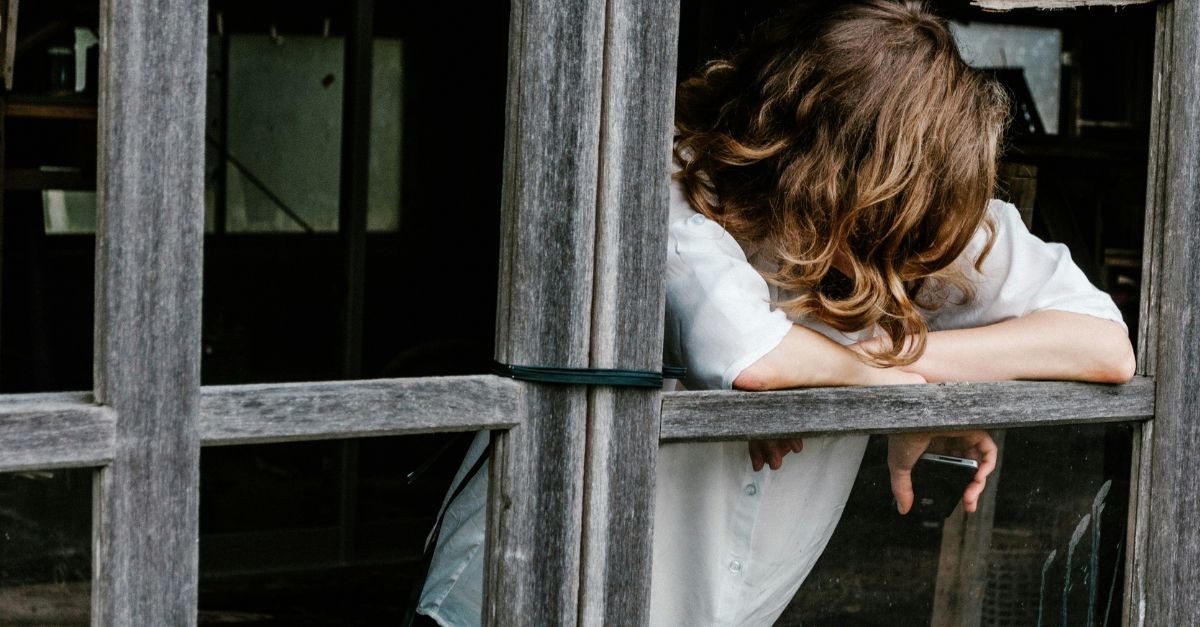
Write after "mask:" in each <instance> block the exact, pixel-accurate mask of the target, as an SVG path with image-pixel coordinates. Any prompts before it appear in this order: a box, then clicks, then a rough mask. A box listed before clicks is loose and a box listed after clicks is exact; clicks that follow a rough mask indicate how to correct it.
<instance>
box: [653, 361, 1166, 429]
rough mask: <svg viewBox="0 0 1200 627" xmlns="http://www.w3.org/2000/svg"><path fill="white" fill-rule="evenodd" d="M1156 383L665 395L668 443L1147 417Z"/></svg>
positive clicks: (969, 385)
mask: <svg viewBox="0 0 1200 627" xmlns="http://www.w3.org/2000/svg"><path fill="white" fill-rule="evenodd" d="M1153 414H1154V380H1153V379H1150V378H1146V377H1136V378H1134V380H1133V381H1131V382H1130V383H1127V384H1125V385H1101V384H1093V383H1068V382H1034V381H1003V382H996V383H939V384H936V385H911V386H910V385H894V386H886V387H845V388H809V389H800V390H790V391H786V392H727V391H721V392H671V393H667V394H663V407H662V433H661V437H662V440H663V441H681V440H744V439H748V438H750V437H751V436H753V437H755V438H781V437H793V436H802V435H814V434H834V433H885V432H895V431H920V430H924V429H931V428H935V429H947V428H958V427H968V426H970V427H978V428H985V429H994V428H1008V427H1019V426H1033V425H1054V424H1069V423H1077V422H1078V423H1098V422H1113V421H1123V420H1144V419H1147V418H1149V417H1150V416H1152V415H1153Z"/></svg>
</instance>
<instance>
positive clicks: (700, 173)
mask: <svg viewBox="0 0 1200 627" xmlns="http://www.w3.org/2000/svg"><path fill="white" fill-rule="evenodd" d="M1007 111H1008V107H1007V102H1006V98H1005V96H1004V93H1003V91H1002V90H1001V88H1000V87H999V86H998V85H996V84H994V83H993V82H991V81H988V80H986V79H985V78H984V77H983V76H982V75H980V74H979V73H978V72H976V71H975V70H972V69H971V68H969V67H968V66H967V65H966V63H964V62H963V60H962V58H961V56H960V55H959V53H958V50H957V47H956V45H955V42H954V40H953V38H952V36H951V34H950V31H949V29H948V27H947V25H946V23H945V22H944V21H943V20H941V19H940V18H938V17H936V16H934V15H933V14H931V13H930V12H929V11H927V10H926V9H925V8H924V7H923V6H922V5H921V4H919V3H917V2H898V1H893V0H862V1H857V2H823V3H820V4H810V5H805V6H802V7H801V8H800V9H799V10H797V11H795V12H793V13H791V14H790V15H788V16H786V17H781V18H778V19H776V20H773V21H772V22H769V23H767V24H765V25H763V26H762V27H760V28H759V29H758V31H756V32H755V33H754V34H753V35H752V36H751V37H750V38H749V39H748V41H747V42H746V44H745V46H744V47H743V48H742V49H741V50H740V51H738V52H736V53H735V54H734V55H732V56H731V57H730V58H727V59H722V60H718V61H714V62H711V63H709V64H708V65H707V66H706V67H705V68H704V69H703V70H702V71H701V73H700V74H699V75H697V76H696V77H694V78H691V79H689V80H687V81H685V82H684V83H683V84H681V85H680V87H679V93H678V101H677V107H676V126H677V132H678V136H677V138H676V143H675V158H676V160H677V161H678V162H679V164H680V166H681V170H680V172H679V173H678V174H677V175H676V176H677V178H678V179H679V180H680V182H681V184H682V185H683V187H684V191H685V193H686V195H687V197H688V199H689V201H690V202H691V203H692V205H693V206H694V207H695V208H696V209H697V210H698V211H700V212H702V213H705V214H707V215H708V216H709V217H711V218H713V219H715V220H717V221H719V222H720V223H721V224H722V225H723V226H725V228H726V229H727V230H729V231H730V232H731V233H732V234H733V235H734V236H735V237H737V238H738V239H741V240H743V241H754V242H756V243H758V244H760V245H761V246H764V247H765V248H766V250H767V251H769V252H772V253H774V256H775V257H776V258H777V260H778V262H779V270H778V271H777V272H776V273H774V274H773V275H771V276H769V277H768V279H769V280H771V281H772V282H774V283H775V284H777V285H779V286H781V287H783V288H788V289H791V290H795V291H797V292H798V293H800V294H801V296H799V297H798V298H796V299H794V300H791V301H787V302H783V303H781V305H782V306H784V307H785V308H787V309H788V310H789V311H791V312H792V313H796V314H803V315H811V316H814V317H816V318H817V319H820V320H822V321H824V322H826V323H828V324H830V325H831V326H833V327H835V328H838V329H841V330H843V331H852V330H858V329H862V328H868V327H871V326H872V325H874V324H879V325H880V327H881V328H882V329H883V330H884V332H885V333H886V334H887V335H888V336H889V338H890V339H891V340H892V342H891V345H892V346H893V348H891V349H889V350H887V351H885V352H883V353H880V354H879V355H876V358H877V359H878V361H880V362H882V363H885V364H901V363H907V362H910V361H912V360H914V359H915V358H916V357H918V356H919V355H920V353H921V352H922V350H923V347H924V338H925V332H926V328H925V323H924V320H923V319H922V317H921V315H920V313H919V311H918V310H917V304H916V297H917V293H918V291H919V290H921V288H922V286H924V285H926V284H927V283H929V282H930V280H933V281H934V282H938V283H943V284H949V285H954V286H957V287H959V288H960V289H962V290H964V293H965V294H969V293H970V291H969V289H968V287H969V286H968V284H967V282H966V279H965V277H964V276H962V274H961V272H960V271H958V270H957V269H956V267H955V266H953V265H952V262H953V261H954V260H955V258H957V257H958V256H959V254H960V253H962V251H963V250H964V248H965V247H966V246H967V243H968V242H969V241H970V239H971V237H972V236H973V235H974V233H975V232H976V231H977V229H978V228H979V226H980V224H981V223H983V222H984V217H985V215H986V207H987V201H988V199H989V198H990V197H991V194H992V191H993V187H994V185H995V176H996V159H997V153H998V150H999V148H998V146H999V142H1000V135H1001V132H1002V128H1003V125H1004V120H1005V117H1006V115H1007ZM989 233H990V225H989ZM835 261H836V263H837V265H840V266H842V267H844V268H846V269H848V270H849V278H850V279H851V283H852V287H851V288H850V289H848V290H845V291H843V293H840V294H837V295H831V294H825V293H822V291H821V290H820V289H817V287H818V286H819V285H820V282H821V280H822V279H824V278H825V277H826V276H827V275H828V274H829V272H830V270H831V269H832V268H833V267H834V265H835ZM924 306H929V304H924ZM905 337H909V338H911V341H909V342H905V341H902V340H903V339H904V338H905Z"/></svg>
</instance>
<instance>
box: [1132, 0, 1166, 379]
mask: <svg viewBox="0 0 1200 627" xmlns="http://www.w3.org/2000/svg"><path fill="white" fill-rule="evenodd" d="M1173 16H1174V7H1173V6H1172V5H1171V4H1170V3H1167V4H1163V5H1162V6H1160V7H1159V8H1158V12H1157V15H1156V17H1155V20H1156V24H1155V35H1154V70H1153V84H1152V85H1151V95H1150V149H1149V154H1148V160H1149V164H1148V166H1147V169H1146V219H1145V226H1144V227H1143V231H1142V285H1141V297H1140V299H1139V304H1138V306H1139V312H1138V345H1137V372H1138V374H1141V375H1145V376H1149V377H1152V376H1154V372H1155V367H1154V363H1155V359H1156V358H1157V357H1158V355H1157V347H1158V303H1159V296H1158V295H1159V288H1160V287H1161V281H1160V280H1159V279H1160V277H1159V269H1160V266H1161V263H1162V237H1163V232H1162V227H1163V211H1164V209H1165V207H1166V192H1167V180H1168V179H1167V172H1166V168H1167V150H1168V147H1169V146H1170V130H1171V124H1170V122H1171V118H1170V108H1171V42H1172V40H1173V39H1174V28H1173V26H1172V25H1173V22H1174V19H1173Z"/></svg>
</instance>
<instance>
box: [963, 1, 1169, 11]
mask: <svg viewBox="0 0 1200 627" xmlns="http://www.w3.org/2000/svg"><path fill="white" fill-rule="evenodd" d="M1158 1H1159V0H971V4H973V5H975V6H977V7H980V8H982V9H984V10H986V11H1012V10H1014V9H1075V8H1081V7H1122V6H1131V5H1135V4H1150V3H1152V2H1158Z"/></svg>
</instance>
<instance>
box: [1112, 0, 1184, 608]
mask: <svg viewBox="0 0 1200 627" xmlns="http://www.w3.org/2000/svg"><path fill="white" fill-rule="evenodd" d="M1174 22H1175V7H1174V5H1173V4H1171V3H1164V4H1162V5H1160V6H1159V7H1158V11H1157V15H1156V16H1155V35H1154V70H1153V84H1152V86H1151V102H1150V150H1149V165H1148V167H1147V174H1146V218H1145V226H1144V230H1143V233H1142V242H1143V244H1142V286H1141V299H1140V302H1139V308H1140V310H1139V319H1138V345H1137V372H1138V374H1140V375H1145V376H1151V377H1152V376H1154V375H1155V374H1156V372H1157V359H1158V342H1159V337H1158V318H1159V304H1160V295H1161V294H1162V291H1161V290H1162V288H1163V287H1164V283H1165V282H1166V281H1165V277H1164V276H1163V275H1162V271H1161V268H1162V243H1163V221H1164V212H1165V210H1166V203H1167V199H1166V194H1167V181H1168V173H1167V163H1168V162H1169V161H1168V150H1169V148H1170V138H1171V133H1170V129H1171V115H1170V114H1171V92H1172V85H1171V65H1172V62H1173V59H1172V42H1173V41H1174V38H1175V28H1174ZM1153 439H1154V422H1153V421H1149V422H1146V423H1143V424H1142V425H1141V426H1140V427H1138V428H1137V429H1136V430H1135V431H1134V440H1133V454H1132V461H1131V466H1132V467H1131V468H1130V476H1129V515H1128V525H1127V532H1126V546H1127V547H1129V548H1128V550H1127V551H1126V555H1127V556H1128V557H1127V558H1126V560H1125V590H1124V594H1123V595H1122V600H1123V604H1122V610H1123V611H1122V613H1121V624H1122V625H1125V626H1126V627H1128V626H1129V625H1139V626H1140V625H1144V624H1145V619H1146V616H1145V610H1146V603H1145V600H1146V557H1147V551H1148V543H1149V537H1150V492H1151V489H1152V484H1151V479H1152V475H1151V471H1150V462H1151V460H1152V459H1153V457H1154V455H1153V448H1154V445H1153Z"/></svg>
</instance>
